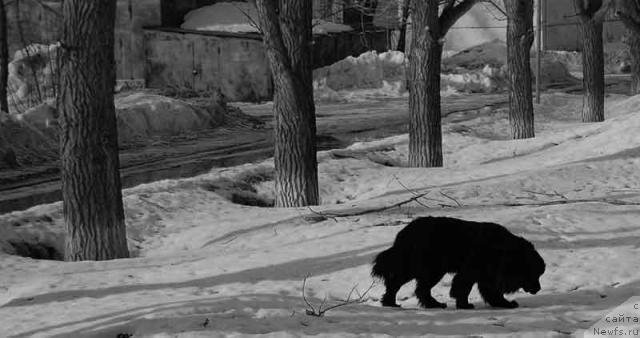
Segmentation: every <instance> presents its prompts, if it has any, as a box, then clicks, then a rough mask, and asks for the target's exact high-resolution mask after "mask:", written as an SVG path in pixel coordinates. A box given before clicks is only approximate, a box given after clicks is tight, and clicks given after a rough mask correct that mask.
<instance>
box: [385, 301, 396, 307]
mask: <svg viewBox="0 0 640 338" xmlns="http://www.w3.org/2000/svg"><path fill="white" fill-rule="evenodd" d="M381 303H382V306H387V307H400V305H398V303H396V302H393V303H392V302H381Z"/></svg>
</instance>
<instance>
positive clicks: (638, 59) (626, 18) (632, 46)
mask: <svg viewBox="0 0 640 338" xmlns="http://www.w3.org/2000/svg"><path fill="white" fill-rule="evenodd" d="M614 6H615V7H614V8H615V13H616V16H617V17H619V18H620V20H622V22H623V23H624V25H625V27H626V28H627V30H628V31H629V36H628V38H627V44H628V45H629V51H630V54H631V94H632V95H635V94H640V0H615V2H614Z"/></svg>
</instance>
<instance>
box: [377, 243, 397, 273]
mask: <svg viewBox="0 0 640 338" xmlns="http://www.w3.org/2000/svg"><path fill="white" fill-rule="evenodd" d="M399 254H400V252H398V250H397V249H396V248H395V247H393V246H392V247H391V248H389V249H387V250H385V251H383V252H381V253H379V254H378V255H377V256H376V258H375V259H374V260H373V268H372V269H371V276H372V277H378V278H383V279H385V278H386V277H387V275H388V274H389V273H391V272H393V271H394V270H395V269H397V268H398V266H397V263H398V262H400V257H398V255H399Z"/></svg>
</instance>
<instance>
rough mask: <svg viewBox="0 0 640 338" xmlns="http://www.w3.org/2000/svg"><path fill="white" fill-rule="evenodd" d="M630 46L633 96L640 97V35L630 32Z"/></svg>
mask: <svg viewBox="0 0 640 338" xmlns="http://www.w3.org/2000/svg"><path fill="white" fill-rule="evenodd" d="M638 25H640V23H639V24H638ZM628 44H629V52H630V53H631V95H638V94H640V34H637V33H634V31H631V30H630V34H629V40H628Z"/></svg>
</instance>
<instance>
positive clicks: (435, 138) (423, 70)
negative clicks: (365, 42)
mask: <svg viewBox="0 0 640 338" xmlns="http://www.w3.org/2000/svg"><path fill="white" fill-rule="evenodd" d="M411 16H412V27H413V28H412V33H413V36H412V38H411V50H410V54H409V74H408V82H409V114H410V116H409V166H411V167H441V166H442V126H441V110H440V109H441V107H440V69H441V61H442V41H441V37H442V33H441V31H440V24H439V17H438V0H424V1H416V2H415V3H414V9H413V11H412V14H411Z"/></svg>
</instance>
